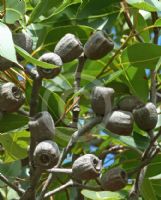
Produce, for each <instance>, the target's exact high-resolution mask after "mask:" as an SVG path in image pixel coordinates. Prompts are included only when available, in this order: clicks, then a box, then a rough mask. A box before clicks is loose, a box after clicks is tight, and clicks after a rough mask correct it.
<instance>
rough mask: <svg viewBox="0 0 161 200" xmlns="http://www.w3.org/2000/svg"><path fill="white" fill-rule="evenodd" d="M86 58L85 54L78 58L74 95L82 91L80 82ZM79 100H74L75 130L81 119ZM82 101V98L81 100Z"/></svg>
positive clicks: (73, 125)
mask: <svg viewBox="0 0 161 200" xmlns="http://www.w3.org/2000/svg"><path fill="white" fill-rule="evenodd" d="M86 59H87V58H86V57H85V55H84V53H83V54H82V55H81V56H80V57H79V58H78V65H77V68H76V71H75V81H74V94H76V93H77V92H78V91H79V90H80V82H81V73H82V70H83V67H84V64H85V61H86ZM77 98H79V97H75V98H74V99H73V102H76V103H75V104H74V106H73V110H72V113H73V123H72V125H71V126H72V127H73V128H77V124H78V118H79V112H80V105H79V102H80V101H79V100H78V101H77ZM79 99H80V98H79Z"/></svg>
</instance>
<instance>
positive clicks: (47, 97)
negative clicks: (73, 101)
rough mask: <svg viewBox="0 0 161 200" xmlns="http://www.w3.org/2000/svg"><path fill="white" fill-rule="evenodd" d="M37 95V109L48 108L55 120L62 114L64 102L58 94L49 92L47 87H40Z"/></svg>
mask: <svg viewBox="0 0 161 200" xmlns="http://www.w3.org/2000/svg"><path fill="white" fill-rule="evenodd" d="M39 97H40V98H39V106H38V110H39V111H43V110H48V111H49V112H50V114H51V115H52V117H53V119H54V120H55V122H56V121H57V120H59V119H60V118H61V117H62V116H63V115H64V112H65V103H64V101H63V99H62V98H61V97H60V96H59V95H58V94H56V93H54V92H51V91H50V90H48V89H47V88H44V87H42V88H41V90H40V95H39ZM69 115H70V114H68V115H67V116H69ZM60 121H61V120H60Z"/></svg>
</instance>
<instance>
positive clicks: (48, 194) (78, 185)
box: [45, 180, 101, 198]
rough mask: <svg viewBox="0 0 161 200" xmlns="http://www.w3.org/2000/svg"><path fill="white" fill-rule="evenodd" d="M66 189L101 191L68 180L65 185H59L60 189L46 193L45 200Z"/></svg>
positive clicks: (99, 188)
mask: <svg viewBox="0 0 161 200" xmlns="http://www.w3.org/2000/svg"><path fill="white" fill-rule="evenodd" d="M68 187H79V188H82V189H88V190H93V191H100V190H101V187H93V186H88V185H82V184H79V183H77V182H74V181H73V180H69V181H68V182H67V183H65V184H64V185H61V186H60V187H58V188H56V189H54V190H52V191H50V192H48V193H46V194H45V198H48V197H50V196H51V195H53V194H55V193H57V192H60V191H62V190H64V189H66V188H68Z"/></svg>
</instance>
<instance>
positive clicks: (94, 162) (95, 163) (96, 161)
mask: <svg viewBox="0 0 161 200" xmlns="http://www.w3.org/2000/svg"><path fill="white" fill-rule="evenodd" d="M97 164H98V160H97V159H96V158H94V159H93V165H94V166H97Z"/></svg>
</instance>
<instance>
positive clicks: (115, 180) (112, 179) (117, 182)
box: [100, 167, 128, 192]
mask: <svg viewBox="0 0 161 200" xmlns="http://www.w3.org/2000/svg"><path fill="white" fill-rule="evenodd" d="M127 181H128V176H127V173H126V172H125V171H124V170H123V169H121V168H119V167H117V168H113V169H111V170H109V171H107V172H106V173H105V174H103V175H102V177H101V179H100V182H101V186H102V188H103V189H104V190H107V191H113V192H115V191H118V190H121V189H122V188H124V187H125V186H126V185H127Z"/></svg>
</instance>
